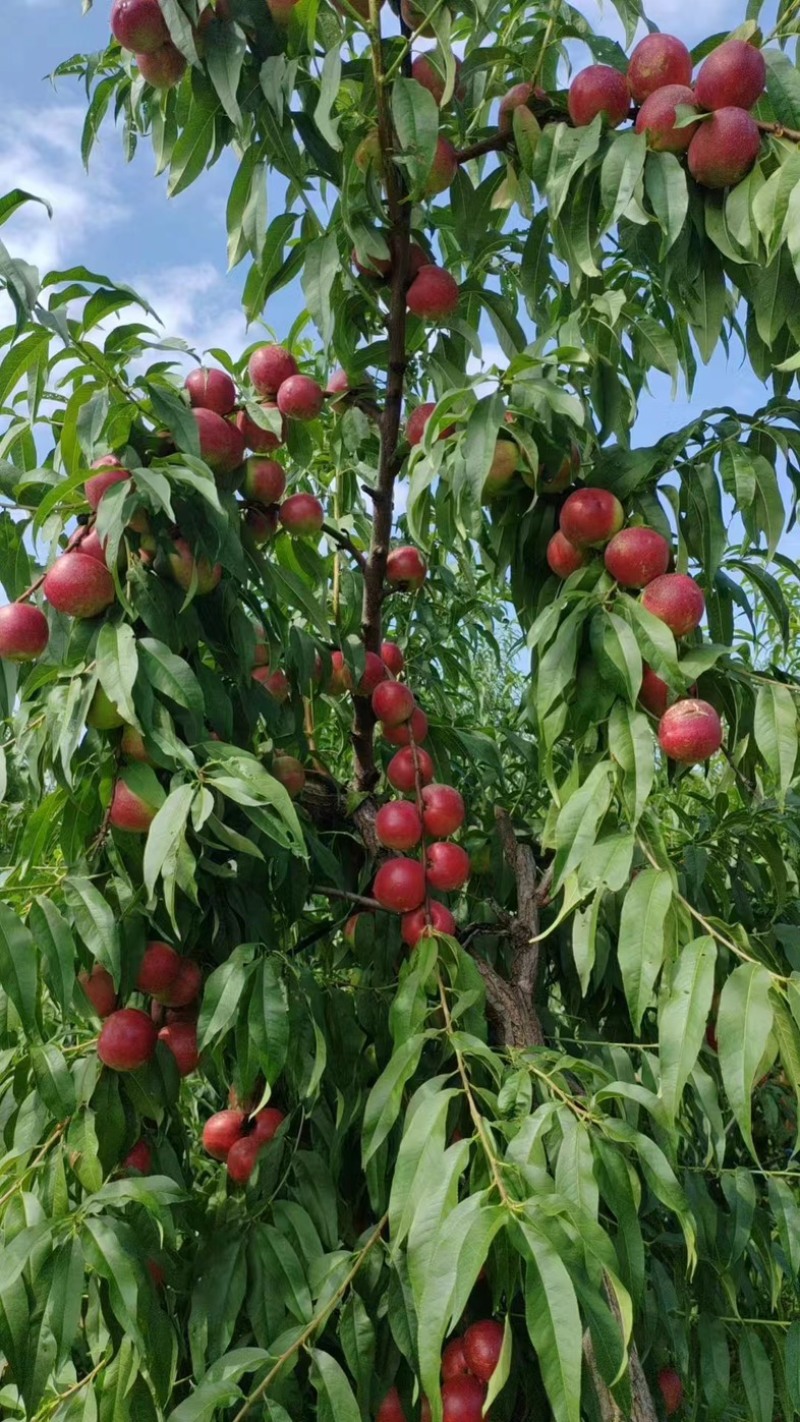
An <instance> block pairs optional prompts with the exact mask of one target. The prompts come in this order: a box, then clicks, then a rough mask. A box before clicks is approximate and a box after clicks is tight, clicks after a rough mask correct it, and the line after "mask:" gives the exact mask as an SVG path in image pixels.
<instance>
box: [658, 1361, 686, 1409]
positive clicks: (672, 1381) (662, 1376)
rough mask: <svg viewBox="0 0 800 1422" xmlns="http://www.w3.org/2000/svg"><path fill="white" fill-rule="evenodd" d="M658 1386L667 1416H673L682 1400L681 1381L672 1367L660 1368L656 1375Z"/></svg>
mask: <svg viewBox="0 0 800 1422" xmlns="http://www.w3.org/2000/svg"><path fill="white" fill-rule="evenodd" d="M658 1387H659V1391H660V1393H661V1396H662V1397H663V1399H664V1411H665V1413H666V1414H667V1417H673V1416H674V1415H675V1413H676V1412H677V1411H678V1408H679V1407H680V1405H681V1403H682V1402H683V1383H682V1382H681V1380H680V1376H679V1375H678V1373H676V1371H675V1369H674V1368H662V1369H661V1372H660V1373H659V1375H658Z"/></svg>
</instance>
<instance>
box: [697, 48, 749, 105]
mask: <svg viewBox="0 0 800 1422" xmlns="http://www.w3.org/2000/svg"><path fill="white" fill-rule="evenodd" d="M766 82H767V66H766V62H765V59H764V56H763V54H762V53H761V50H760V49H756V48H755V47H754V46H753V45H752V44H748V43H747V41H746V40H737V39H731V40H725V42H724V44H721V45H719V46H718V47H717V49H715V50H713V51H712V53H711V54H710V55H709V56H708V59H705V60H704V61H703V63H702V64H701V66H700V73H699V74H698V76H697V83H696V84H695V86H694V92H695V96H696V99H697V102H698V104H699V105H700V107H701V108H703V109H715V110H716V109H727V108H738V109H751V108H752V107H753V104H755V103H757V102H758V100H759V99H760V98H761V95H762V94H763V92H764V85H765V84H766Z"/></svg>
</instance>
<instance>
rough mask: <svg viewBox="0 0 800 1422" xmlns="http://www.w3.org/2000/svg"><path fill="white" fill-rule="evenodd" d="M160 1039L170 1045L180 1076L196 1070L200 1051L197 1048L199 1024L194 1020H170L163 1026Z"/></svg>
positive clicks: (159, 1035)
mask: <svg viewBox="0 0 800 1422" xmlns="http://www.w3.org/2000/svg"><path fill="white" fill-rule="evenodd" d="M158 1040H159V1041H160V1042H163V1043H164V1045H165V1046H167V1047H169V1050H170V1051H171V1052H172V1055H173V1057H174V1058H175V1061H176V1062H177V1064H178V1074H179V1075H180V1076H190V1075H191V1073H192V1072H193V1071H196V1069H197V1063H198V1062H199V1060H200V1053H199V1051H198V1049H197V1026H196V1024H195V1023H194V1022H170V1023H169V1024H168V1025H167V1026H166V1027H162V1028H161V1031H160V1032H159V1034H158Z"/></svg>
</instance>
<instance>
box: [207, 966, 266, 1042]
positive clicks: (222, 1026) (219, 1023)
mask: <svg viewBox="0 0 800 1422" xmlns="http://www.w3.org/2000/svg"><path fill="white" fill-rule="evenodd" d="M254 952H255V949H254V946H253V945H252V944H250V943H245V944H242V946H241V947H239V948H235V949H234V951H233V952H232V953H231V955H230V957H229V958H228V959H227V961H226V962H224V963H222V964H221V965H220V967H219V968H216V969H215V971H214V972H213V973H212V974H211V976H210V977H209V979H208V980H207V982H206V984H205V987H204V988H203V1002H202V1006H201V1008H200V1020H199V1022H198V1024H197V1040H198V1044H199V1045H200V1046H201V1047H208V1046H210V1045H211V1043H212V1042H213V1041H214V1040H215V1039H216V1038H217V1037H219V1036H221V1035H222V1033H223V1032H224V1031H225V1030H226V1029H227V1028H228V1027H229V1025H230V1023H231V1022H232V1021H233V1018H234V1017H235V1015H236V1010H237V1008H238V1006H239V1003H240V1001H241V997H242V993H243V991H244V985H245V983H246V981H247V977H248V973H249V967H250V963H251V962H252V958H253V954H254Z"/></svg>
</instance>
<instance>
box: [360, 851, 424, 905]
mask: <svg viewBox="0 0 800 1422" xmlns="http://www.w3.org/2000/svg"><path fill="white" fill-rule="evenodd" d="M372 893H373V895H374V897H375V898H376V899H377V900H378V903H379V904H380V906H381V908H385V909H390V910H391V911H392V913H411V911H412V909H415V908H419V906H420V904H421V903H422V901H423V899H424V898H425V870H424V869H423V867H422V865H421V864H420V862H419V860H418V859H387V861H386V863H385V864H382V865H381V867H380V869H379V870H378V872H377V874H376V875H375V882H374V884H373V886H372Z"/></svg>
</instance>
